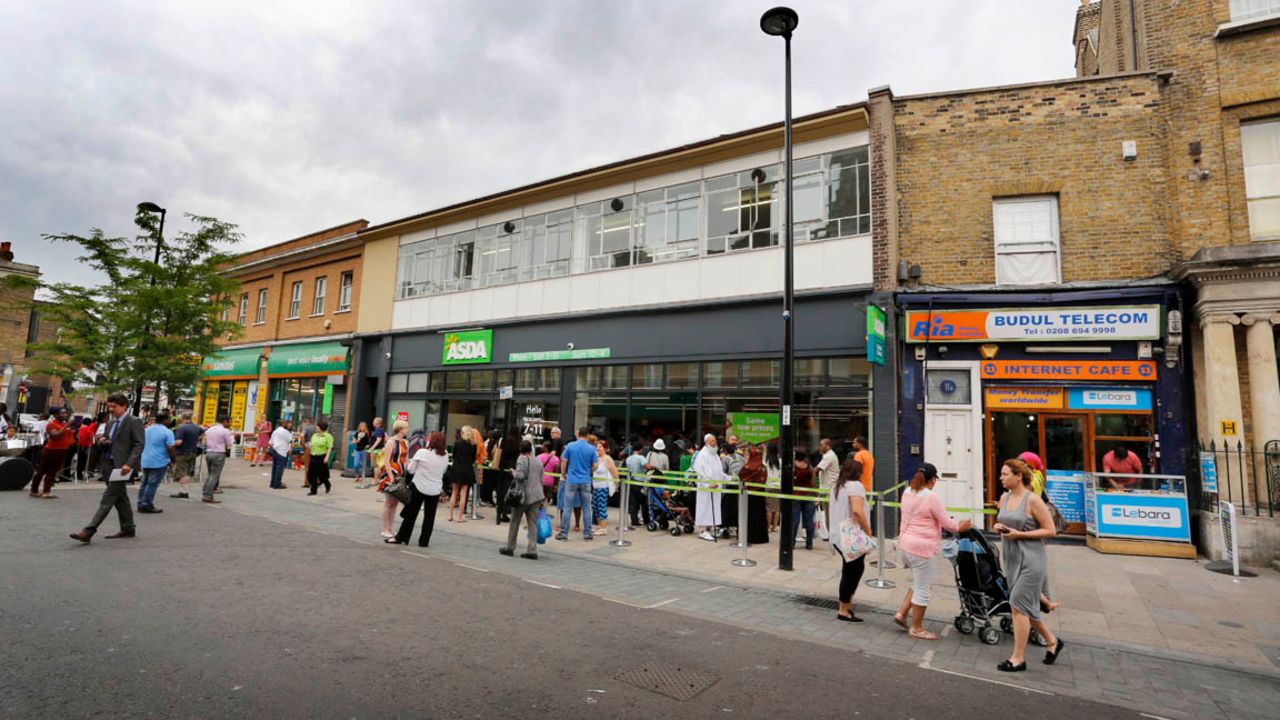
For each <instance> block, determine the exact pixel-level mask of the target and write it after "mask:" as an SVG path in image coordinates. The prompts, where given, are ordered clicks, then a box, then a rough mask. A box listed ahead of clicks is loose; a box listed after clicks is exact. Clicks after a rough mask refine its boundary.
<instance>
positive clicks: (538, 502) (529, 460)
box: [498, 440, 543, 560]
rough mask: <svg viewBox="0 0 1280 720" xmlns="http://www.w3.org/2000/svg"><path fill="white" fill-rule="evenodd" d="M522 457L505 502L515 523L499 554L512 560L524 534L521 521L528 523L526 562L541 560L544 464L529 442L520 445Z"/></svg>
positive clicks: (514, 471)
mask: <svg viewBox="0 0 1280 720" xmlns="http://www.w3.org/2000/svg"><path fill="white" fill-rule="evenodd" d="M519 447H520V455H519V457H518V458H516V465H515V468H514V469H513V470H512V472H511V484H510V486H509V487H508V489H507V494H506V497H504V498H503V499H502V501H503V504H504V505H506V506H507V507H508V509H509V511H510V513H511V521H510V524H509V527H508V528H507V544H506V545H504V546H503V547H500V548H498V552H500V553H502V554H503V555H506V556H507V557H511V556H513V555H515V552H516V537H517V536H518V535H519V534H520V518H522V517H523V518H524V519H525V522H527V523H528V525H529V527H528V528H527V534H528V544H527V546H526V547H525V551H524V552H523V553H520V557H522V558H524V559H526V560H537V559H538V510H539V509H540V508H541V507H542V503H543V494H542V492H543V491H542V469H543V468H542V463H541V462H539V461H538V459H537V458H535V457H534V456H533V443H531V442H529V441H528V440H525V441H523V442H521V443H520V446H519Z"/></svg>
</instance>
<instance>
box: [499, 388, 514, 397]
mask: <svg viewBox="0 0 1280 720" xmlns="http://www.w3.org/2000/svg"><path fill="white" fill-rule="evenodd" d="M514 395H515V386H513V385H503V386H501V387H499V388H498V399H499V400H510V399H511V398H512V397H514Z"/></svg>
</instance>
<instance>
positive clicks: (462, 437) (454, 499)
mask: <svg viewBox="0 0 1280 720" xmlns="http://www.w3.org/2000/svg"><path fill="white" fill-rule="evenodd" d="M473 437H474V434H473V433H472V432H471V428H470V427H464V428H462V429H461V430H459V431H458V436H457V439H455V440H454V442H453V458H452V464H451V465H450V466H449V479H450V481H451V482H452V484H453V490H452V491H451V493H450V495H449V522H454V520H453V511H454V509H455V508H456V509H457V510H458V520H457V521H458V522H460V523H463V522H466V521H467V491H468V490H469V489H470V488H471V486H472V485H475V484H476V446H475V444H473V443H472V438H473Z"/></svg>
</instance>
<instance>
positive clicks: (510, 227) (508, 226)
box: [502, 220, 516, 235]
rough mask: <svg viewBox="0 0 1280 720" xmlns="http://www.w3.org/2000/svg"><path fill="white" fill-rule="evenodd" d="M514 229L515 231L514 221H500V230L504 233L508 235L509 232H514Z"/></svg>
mask: <svg viewBox="0 0 1280 720" xmlns="http://www.w3.org/2000/svg"><path fill="white" fill-rule="evenodd" d="M515 231H516V224H515V223H513V222H511V221H510V220H508V221H506V222H504V223H502V232H504V233H506V234H508V235H510V234H511V233H513V232H515Z"/></svg>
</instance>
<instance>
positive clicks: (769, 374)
mask: <svg viewBox="0 0 1280 720" xmlns="http://www.w3.org/2000/svg"><path fill="white" fill-rule="evenodd" d="M781 377H782V363H781V362H779V361H777V360H744V361H742V387H744V388H747V387H762V388H767V387H778V383H779V381H780V379H781Z"/></svg>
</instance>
